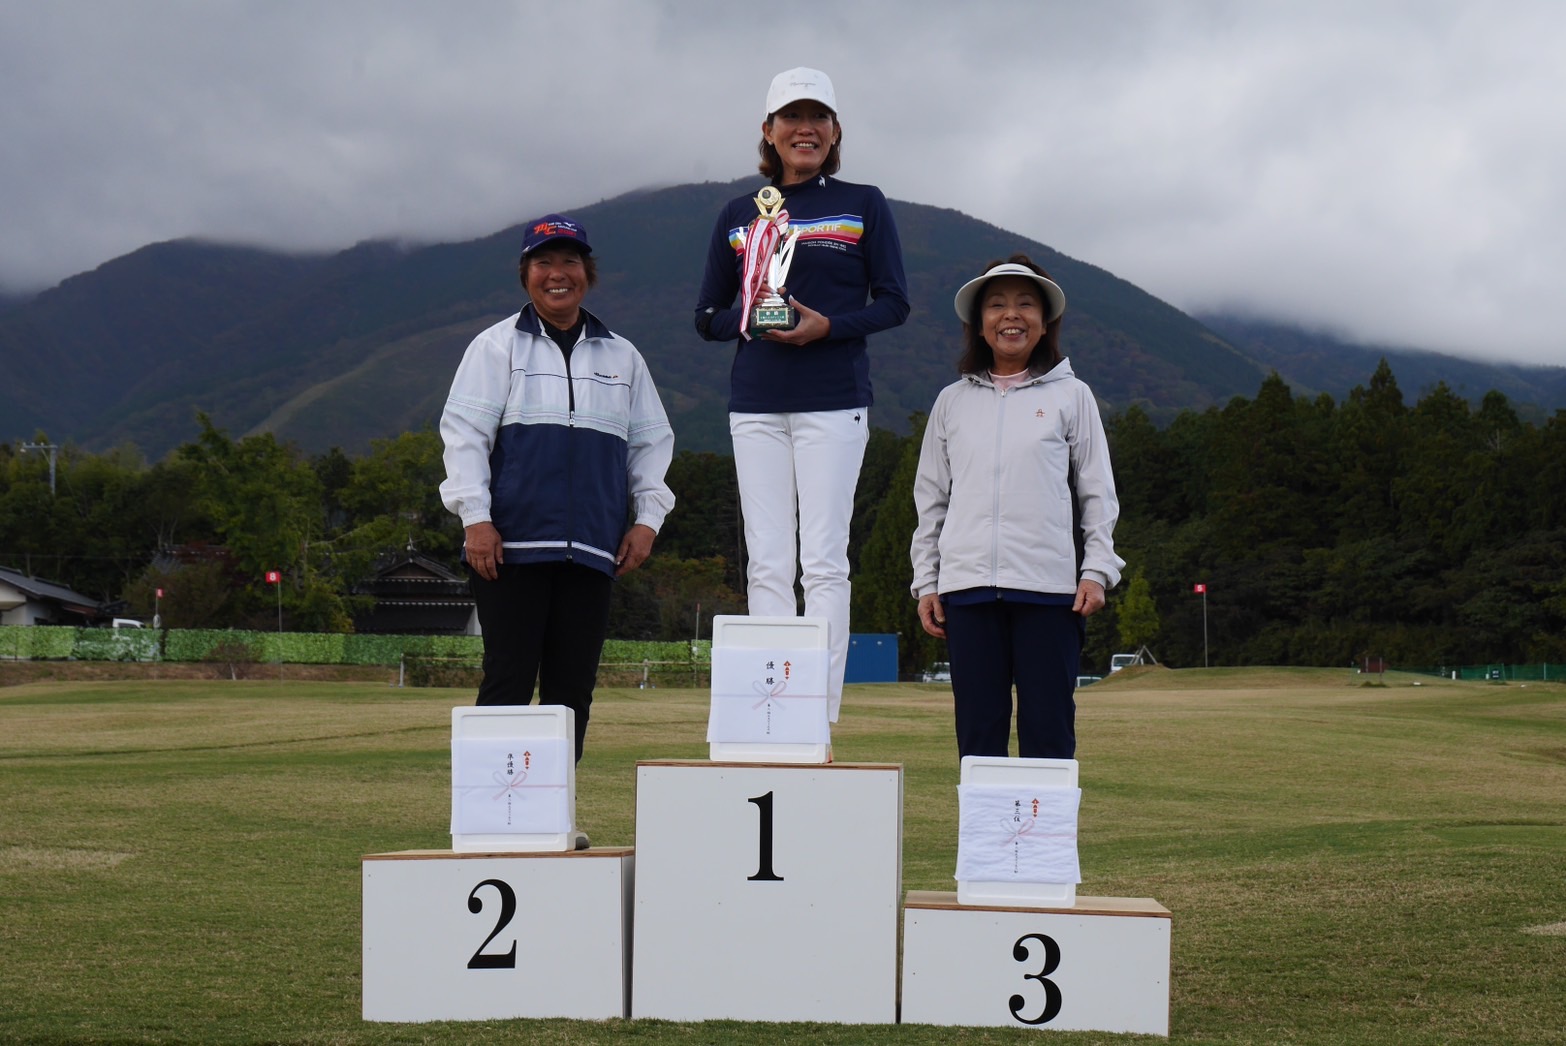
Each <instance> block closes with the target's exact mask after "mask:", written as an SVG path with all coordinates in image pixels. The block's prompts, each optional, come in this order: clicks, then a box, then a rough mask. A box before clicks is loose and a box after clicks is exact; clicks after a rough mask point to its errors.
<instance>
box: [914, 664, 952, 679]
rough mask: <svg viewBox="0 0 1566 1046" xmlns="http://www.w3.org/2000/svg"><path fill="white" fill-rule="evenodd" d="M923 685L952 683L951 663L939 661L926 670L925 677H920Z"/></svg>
mask: <svg viewBox="0 0 1566 1046" xmlns="http://www.w3.org/2000/svg"><path fill="white" fill-rule="evenodd" d="M919 681H920V682H921V683H950V682H951V681H952V666H951V662H949V661H937V662H935V664H933V665H931V666H930V667H929V668H927V669H925V672H924V675H922V676H920V677H919Z"/></svg>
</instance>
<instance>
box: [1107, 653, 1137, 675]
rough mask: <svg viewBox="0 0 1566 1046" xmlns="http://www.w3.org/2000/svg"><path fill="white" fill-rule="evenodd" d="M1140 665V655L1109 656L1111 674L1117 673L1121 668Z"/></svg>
mask: <svg viewBox="0 0 1566 1046" xmlns="http://www.w3.org/2000/svg"><path fill="white" fill-rule="evenodd" d="M1141 663H1142V657H1141V655H1140V654H1111V655H1109V670H1110V671H1111V672H1118V671H1120V670H1121V669H1122V668H1129V667H1131V666H1132V665H1140V664H1141Z"/></svg>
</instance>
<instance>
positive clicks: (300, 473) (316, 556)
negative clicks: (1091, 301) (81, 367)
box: [0, 361, 1566, 671]
mask: <svg viewBox="0 0 1566 1046" xmlns="http://www.w3.org/2000/svg"><path fill="white" fill-rule="evenodd" d="M909 420H910V422H911V424H910V428H911V430H912V431H911V432H910V433H909V434H906V435H900V434H897V433H893V432H891V431H889V430H886V429H880V430H877V431H875V432H874V433H873V435H872V439H871V442H870V447H869V450H868V452H867V455H866V459H865V467H864V471H863V474H862V478H861V482H860V487H859V492H858V497H857V502H856V512H855V520H854V531H853V537H852V544H851V554H852V556H853V558H854V559H855V561H856V570H855V577H854V628H855V630H856V631H862V632H898V633H901V635H902V655H903V664H904V667H905V669H906V670H910V671H911V670H913V669H915V668H917V667H919V666H921V665H923V664H927V663H928V662H929V661H932V660H937V659H939V658H940V649H939V647H938V646H937V645H936V644H935V643H934V642H933V641H931V640H930V639H929V638H928V637H926V636H924V634H923V633H922V631H920V629H919V628H918V625H917V623H916V620H915V618H914V615H913V601H912V600H911V599H910V598H909V596H908V582H909V576H910V568H909V565H908V541H909V538H910V536H911V533H912V530H913V504H912V497H911V493H910V492H911V489H912V478H913V467H914V462H915V460H916V458H917V454H918V435H919V432H920V429H921V426H922V418H920V417H918V416H915V417H914V418H912V419H909ZM1106 422H1107V425H1108V430H1109V437H1110V442H1111V447H1112V453H1113V456H1114V463H1115V471H1116V476H1117V482H1118V485H1119V490H1120V499H1121V505H1122V516H1121V522H1120V526H1119V529H1118V531H1117V535H1116V538H1117V544H1118V547H1119V550H1120V552H1121V554H1122V555H1124V557H1125V558H1126V560H1127V561H1128V565H1127V569H1126V579H1125V581H1124V582H1123V583H1122V585H1121V587H1120V588H1119V589H1118V590H1117V591H1116V592H1114V593H1112V594H1111V598H1110V603H1109V607H1108V609H1107V611H1106V612H1105V613H1103V614H1101V615H1099V616H1098V617H1096V618H1094V620H1093V622H1092V624H1091V626H1090V629H1089V646H1088V651H1087V663H1088V666H1089V667H1097V668H1098V669H1100V670H1102V668H1103V667H1104V665H1105V664H1106V663H1107V661H1108V656H1109V654H1110V653H1111V652H1113V651H1114V650H1116V649H1121V648H1125V647H1131V648H1134V647H1135V646H1136V645H1138V644H1140V643H1144V642H1145V643H1146V644H1148V645H1149V646H1150V647H1151V648H1152V650H1153V651H1154V653H1155V654H1156V655H1157V656H1158V657H1159V658H1160V659H1161V660H1163V661H1165V662H1166V663H1169V664H1172V665H1176V666H1191V665H1200V664H1202V661H1203V656H1204V649H1203V627H1202V600H1201V597H1200V596H1197V595H1195V594H1194V593H1193V591H1192V586H1193V585H1194V584H1196V583H1202V584H1205V585H1206V586H1207V611H1208V622H1207V632H1208V636H1209V647H1210V649H1209V650H1208V656H1209V657H1210V659H1211V661H1212V663H1214V664H1225V665H1233V664H1279V665H1291V664H1292V665H1346V664H1349V663H1351V662H1353V661H1356V660H1358V659H1360V658H1362V657H1364V656H1366V655H1372V656H1385V657H1387V658H1389V659H1391V661H1392V662H1393V663H1394V664H1404V665H1409V664H1418V665H1436V664H1443V663H1444V664H1457V663H1478V662H1486V661H1541V660H1550V661H1561V660H1566V411H1558V412H1556V413H1555V415H1554V416H1553V417H1550V418H1548V419H1546V420H1544V421H1543V422H1540V423H1534V422H1529V421H1525V420H1521V419H1519V417H1518V415H1517V412H1516V411H1515V410H1514V408H1513V407H1512V405H1511V402H1510V401H1509V400H1508V398H1507V397H1506V396H1504V395H1502V394H1501V393H1498V392H1492V393H1490V394H1489V395H1487V396H1485V397H1484V399H1483V401H1482V403H1481V404H1480V406H1479V407H1477V408H1472V407H1470V406H1469V404H1468V403H1467V402H1466V401H1465V400H1464V399H1462V398H1461V397H1459V396H1457V395H1455V394H1454V393H1453V392H1452V391H1451V390H1450V389H1448V388H1446V387H1445V386H1442V385H1437V386H1435V387H1434V388H1433V389H1431V390H1429V391H1428V392H1426V393H1425V394H1423V395H1422V396H1420V397H1419V398H1418V399H1417V401H1414V402H1409V401H1408V400H1407V398H1406V397H1405V396H1404V394H1403V392H1402V391H1401V390H1400V388H1399V387H1398V383H1397V380H1396V378H1395V376H1394V374H1393V372H1392V369H1391V368H1390V367H1389V366H1388V365H1387V364H1386V363H1385V362H1384V361H1383V362H1382V363H1381V365H1380V366H1379V367H1378V368H1377V369H1376V371H1375V373H1374V374H1373V375H1371V376H1370V378H1369V380H1368V382H1367V383H1366V384H1364V385H1361V386H1358V387H1356V388H1355V389H1354V390H1353V391H1352V392H1351V393H1350V394H1349V395H1348V396H1347V397H1346V398H1345V399H1344V400H1343V401H1341V402H1339V401H1335V400H1333V399H1332V398H1331V397H1328V396H1325V395H1318V396H1314V397H1308V396H1300V395H1295V394H1294V393H1293V392H1292V391H1291V389H1290V388H1289V387H1288V385H1287V384H1285V383H1284V381H1283V380H1282V379H1281V378H1278V377H1277V376H1276V375H1275V376H1273V377H1271V378H1267V379H1265V380H1263V381H1261V382H1260V384H1259V387H1258V388H1257V391H1256V393H1255V395H1254V396H1253V397H1236V398H1234V399H1232V400H1231V401H1230V402H1229V403H1228V404H1227V405H1225V406H1223V407H1216V406H1215V407H1211V408H1208V409H1206V410H1203V411H1189V410H1188V411H1185V412H1182V413H1180V414H1179V415H1178V416H1177V417H1175V418H1174V420H1173V421H1172V423H1171V424H1169V425H1168V426H1166V427H1162V428H1160V427H1158V426H1156V425H1154V424H1153V423H1152V421H1151V420H1150V419H1149V416H1148V414H1147V412H1146V411H1144V410H1143V409H1141V408H1140V407H1132V408H1130V409H1128V410H1125V411H1121V412H1118V413H1115V414H1112V415H1109V416H1107V418H1106ZM440 479H441V463H440V441H439V438H438V437H437V436H436V435H435V434H434V433H433V431H431V430H429V429H422V430H419V431H414V432H405V433H402V434H400V435H397V436H395V437H393V438H388V439H383V440H377V441H375V442H374V443H373V444H372V445H371V447H370V449H369V450H368V451H367V452H366V453H364V454H361V455H355V456H350V455H347V454H345V453H343V452H342V451H340V450H336V449H333V450H329V451H327V452H324V453H319V454H314V455H311V454H307V453H305V452H303V451H301V450H300V449H298V448H297V447H296V446H292V445H289V444H285V443H283V442H280V441H279V440H277V439H276V438H275V437H274V436H272V435H271V434H260V435H252V436H245V437H240V438H235V437H233V436H231V435H230V434H228V433H226V432H224V431H223V430H221V429H220V428H218V427H217V426H215V425H213V424H212V423H211V421H210V420H209V419H205V418H203V419H202V427H201V431H200V434H199V435H198V437H197V438H196V439H194V440H192V441H190V442H188V443H185V444H183V445H181V446H179V447H178V448H177V449H176V450H175V451H174V452H173V453H171V454H170V455H168V456H167V457H166V458H165V459H163V460H162V461H159V462H157V463H155V464H151V465H148V464H147V463H146V462H145V461H144V460H142V459H141V458H139V457H137V456H135V455H134V454H132V453H130V452H127V451H123V450H122V451H116V452H110V453H107V454H103V455H94V454H90V453H86V452H83V451H80V450H77V449H74V448H67V449H66V450H65V451H64V452H63V454H62V456H61V459H60V462H59V468H58V478H57V487H58V489H57V492H56V493H55V494H53V495H51V494H50V491H49V478H48V465H47V462H46V460H45V459H44V458H43V457H42V456H41V455H37V454H25V455H24V454H19V453H17V452H16V451H15V449H14V448H13V447H11V446H9V445H6V446H0V564H4V565H6V566H11V567H15V568H18V569H21V570H24V571H27V572H29V573H32V574H34V575H37V576H40V577H45V578H48V579H51V580H54V581H58V582H61V583H63V584H66V585H68V586H70V587H72V588H75V589H77V590H79V591H81V592H83V593H85V594H89V595H93V596H95V597H98V598H102V599H106V600H115V599H119V600H124V602H125V607H126V610H127V612H129V613H132V614H135V615H138V616H150V615H151V611H152V592H153V589H154V588H156V587H162V588H164V589H165V597H164V600H163V602H162V612H163V619H164V623H165V624H167V625H169V626H170V627H198V626H201V627H224V626H227V625H237V626H260V627H269V626H271V625H272V624H273V623H275V621H276V617H275V615H276V604H275V602H274V599H275V598H276V596H275V593H274V592H272V591H271V590H269V589H267V588H266V586H265V585H264V584H263V582H262V577H263V575H264V572H265V571H267V570H272V569H281V570H282V571H283V572H284V575H285V584H284V586H283V589H282V599H283V611H284V616H285V620H286V624H287V627H289V628H292V629H300V630H334V629H338V630H340V629H346V628H349V627H351V626H350V617H351V611H352V609H353V605H354V599H355V598H356V597H354V596H352V595H351V589H352V586H353V585H354V583H355V582H357V581H359V580H361V579H363V578H365V577H367V576H368V575H369V574H370V573H371V571H372V569H373V565H374V563H375V561H376V559H377V558H378V557H382V556H387V555H396V554H398V553H401V552H403V551H405V550H406V549H408V548H409V547H412V548H416V549H417V550H419V551H420V552H421V553H423V554H425V555H429V556H432V557H434V558H437V559H442V560H445V561H447V562H450V563H453V564H455V557H456V553H457V548H458V544H459V542H460V536H461V535H460V528H459V527H458V526H457V523H456V521H455V520H454V519H453V518H452V517H450V516H449V515H448V514H447V513H446V512H445V510H444V509H443V508H442V507H441V505H440V503H439V499H438V495H437V492H436V487H437V484H438V483H439V481H440ZM669 480H670V485H671V486H672V487H673V488H674V490H675V493H676V495H677V496H678V497H679V499H680V501H679V504H678V506H677V507H676V509H675V511H674V513H673V514H672V515H671V516H670V517H669V520H668V522H667V523H666V525H665V528H664V531H663V533H662V534H661V535H660V537H659V540H658V544H657V547H656V549H655V552H654V555H653V557H652V558H651V559H650V560H649V561H648V563H647V565H646V566H645V567H644V568H643V569H641V570H640V571H637V572H636V573H634V574H632V575H629V576H627V577H626V578H625V579H623V580H622V581H621V583H620V584H619V586H618V589H617V594H616V600H615V610H614V615H615V616H614V621H613V624H612V628H611V634H612V635H614V636H616V637H619V638H627V639H635V638H649V639H650V638H663V639H679V638H684V637H689V636H691V635H692V634H694V633H696V632H698V631H699V632H700V633H701V634H702V635H706V634H708V629H709V627H710V621H711V618H712V615H713V614H716V613H742V612H743V610H744V599H743V595H742V593H743V583H742V580H741V579H742V564H743V556H744V551H743V547H742V541H741V536H740V524H739V513H738V505H737V497H736V495H735V485H734V469H733V462H732V460H731V459H730V458H729V457H728V456H727V455H724V454H719V453H713V452H693V451H683V452H681V453H680V454H679V455H678V456H677V457H676V459H675V462H674V466H673V469H672V470H671V473H670V477H669ZM698 607H699V608H700V609H699V616H698Z"/></svg>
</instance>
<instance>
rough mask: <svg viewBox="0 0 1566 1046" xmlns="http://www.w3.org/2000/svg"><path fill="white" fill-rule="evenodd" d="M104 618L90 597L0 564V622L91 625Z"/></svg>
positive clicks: (98, 606) (96, 603)
mask: <svg viewBox="0 0 1566 1046" xmlns="http://www.w3.org/2000/svg"><path fill="white" fill-rule="evenodd" d="M108 617H109V614H108V612H107V611H106V610H105V608H104V605H103V604H102V603H100V602H98V601H97V600H96V599H93V598H91V597H90V596H84V595H82V594H81V593H80V592H72V591H71V590H70V589H68V588H66V587H65V586H64V585H57V584H55V583H54V582H53V581H44V580H43V579H41V578H36V577H31V576H29V575H27V574H24V573H22V572H21V571H20V570H12V569H11V568H9V567H0V625H94V624H98V623H100V622H103V621H106V620H108Z"/></svg>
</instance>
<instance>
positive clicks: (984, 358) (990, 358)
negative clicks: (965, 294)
mask: <svg viewBox="0 0 1566 1046" xmlns="http://www.w3.org/2000/svg"><path fill="white" fill-rule="evenodd" d="M1003 264H1011V265H1025V266H1027V267H1028V268H1030V269H1032V270H1033V271H1034V272H1036V273H1038V274H1039V275H1040V276H1042V277H1044V278H1045V279H1046V280H1048V279H1051V277H1050V274H1049V273H1047V272H1045V271H1044V269H1043V267H1042V266H1039V265H1036V264H1035V263H1034V261H1033V259H1032V258H1029V257H1028V256H1027V255H1026V254H1013V255H1012V256H1011V257H1010V258H1007V259H1005V261H1004V262H1003V261H1002V260H1001V259H999V258H997V259H996V260H994V261H990V262H985V263H984V266H983V267H982V268H981V269H979V273H980V274H981V275H982V274H984V273H986V272H989V271H990V270H991V269H993V268H995V266H997V265H1003ZM996 278H997V279H1001V278H1002V277H996ZM987 286H989V284H988V283H987V282H986V283H985V284H984V285H983V286H981V287H980V288H979V293H978V294H975V295H974V296H973V309H972V311H971V312H969V314H968V318H967V319H966V320H964V321H963V325H962V358H961V359H959V360H958V361H957V373H959V374H982V373H983V372H985V371H987V370H989V369H990V368H991V367H993V366H995V351H994V350H993V349H991V348H990V343H989V342H987V341H985V340H984V323H983V322H982V321H981V320H980V319H979V316H980V314H981V313H982V311H983V309H984V288H985V287H987ZM1039 304H1040V305H1042V306H1044V308H1045V310H1046V311H1047V309H1048V305H1049V303H1048V302H1046V301H1042V300H1041V301H1040V303H1039ZM1065 318H1066V316H1065V314H1064V313H1062V314H1061V315H1059V316H1057V317H1055V320H1054V322H1052V323H1047V324H1046V325H1045V327H1044V337H1042V338H1040V339H1039V343H1038V344H1037V345H1035V346H1033V355H1031V356H1029V357H1028V372H1029V373H1033V374H1042V373H1044V372H1045V371H1047V370H1049V369H1050V368H1052V367H1054V366H1055V364H1057V363H1059V362H1060V360H1061V355H1060V324H1061V321H1062V320H1064V319H1065Z"/></svg>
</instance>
